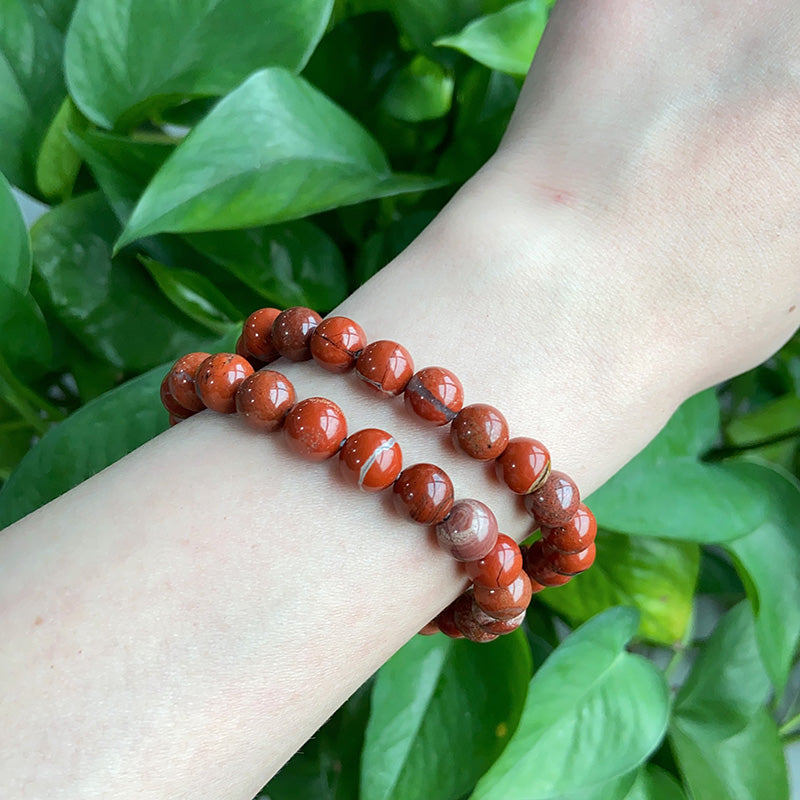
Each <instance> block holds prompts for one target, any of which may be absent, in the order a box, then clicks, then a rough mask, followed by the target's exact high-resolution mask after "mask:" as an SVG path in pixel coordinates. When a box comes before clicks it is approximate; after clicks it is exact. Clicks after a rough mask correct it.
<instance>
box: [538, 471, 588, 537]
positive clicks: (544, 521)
mask: <svg viewBox="0 0 800 800" xmlns="http://www.w3.org/2000/svg"><path fill="white" fill-rule="evenodd" d="M580 503H581V495H580V492H579V491H578V487H577V486H576V485H575V481H573V480H572V478H570V477H569V475H566V474H565V473H563V472H558V471H556V470H553V471H552V472H551V473H550V475H549V477H548V478H547V480H546V481H545V482H544V483H542V484H541V485H540V486H539V488H538V489H536V490H534V491H533V492H531V493H530V494H528V495H527V496H526V497H525V508H526V509H527V510H528V513H529V514H530V515H531V516H532V517H533V518H534V519H535V520H536V521H537V522H538V523H539V525H544V526H545V527H548V528H555V527H557V526H559V525H566V524H567V523H568V522H569V521H570V520H571V519H572V518H573V517H574V516H575V512H576V511H577V510H578V506H579V505H580Z"/></svg>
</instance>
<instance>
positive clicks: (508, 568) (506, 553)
mask: <svg viewBox="0 0 800 800" xmlns="http://www.w3.org/2000/svg"><path fill="white" fill-rule="evenodd" d="M464 566H465V568H466V571H467V575H469V577H470V578H471V579H472V580H473V581H474V583H475V584H476V586H486V587H488V588H490V589H499V588H501V587H503V586H508V585H509V584H511V583H513V582H514V581H515V580H516V579H517V578H518V577H519V574H520V572H522V553H521V552H520V549H519V545H518V544H517V543H516V542H515V541H514V540H513V539H512V538H511V537H510V536H506V535H505V534H504V533H500V534H498V536H497V541H496V542H495V545H494V547H493V548H492V549H491V550H490V551H489V552H488V553H487V554H486V555H485V556H484V557H483V558H481V559H478V560H477V561H468V562H467V563H466V564H465V565H464Z"/></svg>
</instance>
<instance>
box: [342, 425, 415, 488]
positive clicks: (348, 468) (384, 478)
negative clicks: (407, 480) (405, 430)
mask: <svg viewBox="0 0 800 800" xmlns="http://www.w3.org/2000/svg"><path fill="white" fill-rule="evenodd" d="M339 466H340V470H341V473H342V475H343V476H344V478H345V479H346V480H347V481H349V482H350V483H354V484H355V485H356V486H358V488H359V489H363V490H364V491H365V492H379V491H381V489H386V488H387V487H388V486H391V485H392V484H393V483H394V481H395V480H396V478H397V476H398V475H399V474H400V470H401V469H402V468H403V454H402V451H401V450H400V445H399V444H398V443H397V441H396V440H395V438H394V436H392V435H391V434H388V433H386V431H382V430H379V429H378V428H365V429H364V430H361V431H357V432H356V433H354V434H353V435H352V436H349V437H348V438H347V441H346V442H345V443H344V445H343V446H342V452H341V453H339Z"/></svg>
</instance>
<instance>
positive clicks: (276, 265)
mask: <svg viewBox="0 0 800 800" xmlns="http://www.w3.org/2000/svg"><path fill="white" fill-rule="evenodd" d="M188 241H189V243H190V244H191V245H192V246H193V247H195V248H196V249H197V250H198V251H199V252H200V253H202V254H203V255H204V256H207V257H208V258H210V259H211V260H212V261H214V262H215V263H216V264H219V265H220V266H221V267H223V268H225V269H226V270H228V271H229V272H230V273H231V274H233V275H235V276H236V277H237V278H238V279H239V280H241V281H243V282H244V283H246V284H247V285H248V286H249V287H251V288H252V289H254V290H255V291H256V292H258V294H259V295H260V296H261V297H263V298H264V299H265V300H267V301H269V302H270V303H273V304H274V305H276V306H277V307H279V308H288V307H289V306H308V307H310V308H315V309H317V310H318V311H320V312H321V311H327V310H329V309H331V308H333V307H334V306H336V305H338V304H339V303H340V302H341V301H342V300H344V298H345V297H346V295H347V273H346V270H345V266H344V259H343V258H342V254H341V253H340V252H339V248H337V247H336V245H335V244H334V242H333V240H332V239H331V238H330V237H329V236H328V235H327V234H326V233H324V232H323V231H322V230H321V229H320V228H318V227H317V226H316V225H313V224H312V223H310V222H306V221H305V220H298V221H297V222H289V223H286V224H284V225H275V226H270V227H266V228H251V229H249V230H244V231H220V232H214V233H198V234H193V235H191V236H189V237H188Z"/></svg>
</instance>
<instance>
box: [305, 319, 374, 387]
mask: <svg viewBox="0 0 800 800" xmlns="http://www.w3.org/2000/svg"><path fill="white" fill-rule="evenodd" d="M366 344H367V335H366V334H365V333H364V329H363V328H362V327H361V326H360V325H359V324H358V323H357V322H353V320H352V319H348V318H347V317H328V318H327V319H324V320H322V322H320V324H319V325H317V327H316V329H315V330H314V332H313V333H312V334H311V355H312V356H313V357H314V361H316V362H317V364H319V365H320V366H321V367H322V368H323V369H326V370H328V372H339V373H341V372H347V371H348V370H350V369H352V368H353V367H354V366H355V363H356V359H357V358H358V356H359V354H360V353H361V351H362V350H363V349H364V347H365V346H366Z"/></svg>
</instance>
